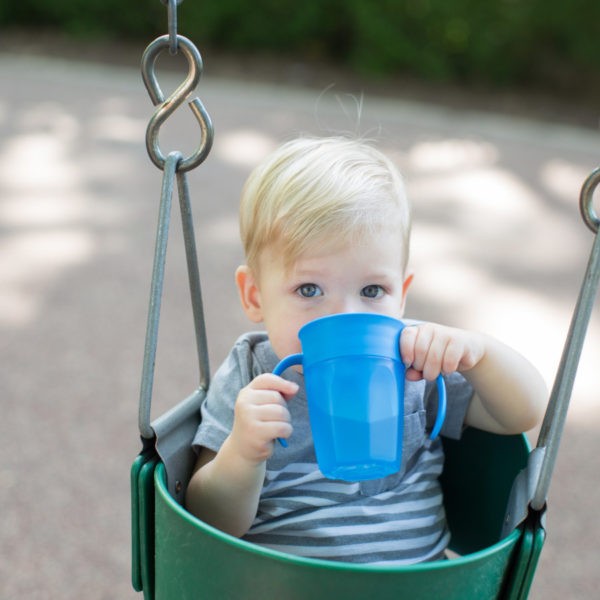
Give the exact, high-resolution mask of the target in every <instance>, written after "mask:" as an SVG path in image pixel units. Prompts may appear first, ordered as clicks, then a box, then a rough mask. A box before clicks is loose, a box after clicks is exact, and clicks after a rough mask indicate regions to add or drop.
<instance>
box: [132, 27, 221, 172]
mask: <svg viewBox="0 0 600 600" xmlns="http://www.w3.org/2000/svg"><path fill="white" fill-rule="evenodd" d="M176 39H177V48H178V49H179V50H182V52H183V54H184V56H185V57H186V58H187V61H188V68H189V71H188V75H187V77H186V78H185V80H184V81H183V83H181V84H180V85H179V87H178V88H177V89H176V90H175V91H174V92H173V93H172V94H171V95H170V96H169V97H168V98H165V96H164V94H163V92H162V90H161V88H160V85H159V84H158V80H157V79H156V72H155V69H156V60H157V58H158V56H159V55H160V53H161V52H162V51H163V50H165V49H166V48H170V47H171V39H170V37H169V36H168V35H163V36H161V37H159V38H157V39H155V40H154V41H153V42H152V43H151V44H150V45H149V46H148V47H147V48H146V50H145V51H144V55H143V56H142V78H143V80H144V85H145V86H146V89H147V90H148V94H149V96H150V99H151V100H152V103H153V104H154V106H158V108H157V109H156V111H155V112H154V114H153V115H152V118H151V119H150V121H149V123H148V127H147V129H146V149H147V150H148V155H149V156H150V159H151V160H152V162H153V163H154V164H155V165H156V166H157V167H158V168H159V169H164V166H165V160H166V159H165V156H164V154H163V153H162V151H161V149H160V145H159V142H158V134H159V132H160V128H161V127H162V125H163V123H164V122H165V121H166V120H167V119H168V118H169V117H170V116H171V115H172V114H173V113H174V112H175V111H176V110H177V108H178V107H179V106H180V105H181V104H183V103H184V102H185V101H186V99H187V97H188V96H189V95H190V94H191V93H192V92H193V91H194V89H195V88H196V86H197V85H198V82H199V81H200V77H201V75H202V57H201V56H200V52H199V51H198V49H197V48H196V46H194V44H193V43H192V42H191V41H190V40H189V39H187V38H186V37H184V36H182V35H178V36H177V38H176ZM189 106H190V109H191V111H192V113H193V114H194V117H196V120H197V121H198V125H199V126H200V143H199V144H198V146H197V148H196V150H195V151H194V152H193V153H192V154H191V155H190V156H187V157H185V158H182V160H181V162H180V163H179V165H178V168H177V170H178V171H190V170H191V169H194V168H195V167H197V166H198V165H199V164H200V163H202V161H204V159H205V158H206V157H207V156H208V153H209V152H210V149H211V147H212V141H213V125H212V122H211V120H210V116H209V114H208V112H206V109H205V108H204V105H203V104H202V102H201V101H200V99H199V98H197V97H196V98H193V99H192V100H190V101H189Z"/></svg>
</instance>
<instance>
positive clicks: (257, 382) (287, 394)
mask: <svg viewBox="0 0 600 600" xmlns="http://www.w3.org/2000/svg"><path fill="white" fill-rule="evenodd" d="M298 387H299V386H298V384H297V383H294V382H293V381H288V380H287V379H284V378H283V377H279V375H273V374H272V373H264V374H262V375H259V376H258V377H255V378H254V379H253V380H252V381H251V382H250V383H249V384H248V388H250V389H253V390H270V391H274V392H278V393H280V394H281V395H282V396H283V397H284V398H285V399H286V400H289V399H290V398H291V397H292V396H294V395H295V394H297V393H298Z"/></svg>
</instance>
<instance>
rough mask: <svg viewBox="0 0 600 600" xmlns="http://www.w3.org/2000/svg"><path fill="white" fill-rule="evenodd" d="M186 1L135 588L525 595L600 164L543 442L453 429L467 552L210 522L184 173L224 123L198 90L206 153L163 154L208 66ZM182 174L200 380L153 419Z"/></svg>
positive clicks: (196, 293)
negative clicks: (419, 556) (427, 553)
mask: <svg viewBox="0 0 600 600" xmlns="http://www.w3.org/2000/svg"><path fill="white" fill-rule="evenodd" d="M179 2H181V0H170V1H169V24H170V33H169V35H165V36H162V37H160V38H158V39H156V40H155V41H154V42H152V44H150V45H149V46H148V48H147V49H146V52H145V53H144V57H143V60H142V73H143V76H144V82H145V84H146V87H147V89H148V92H149V94H150V97H151V99H152V102H153V103H154V105H155V106H157V109H156V112H155V114H154V116H153V117H152V119H151V120H150V123H149V125H148V129H147V134H146V144H147V149H148V153H149V155H150V158H151V159H152V161H153V162H154V164H155V165H156V166H158V167H159V168H160V169H161V170H162V171H163V183H162V192H161V202H160V211H159V217H158V228H157V236H156V249H155V255H154V268H153V275H152V284H151V293H150V306H149V312H148V324H147V334H146V346H145V355H144V367H143V373H142V386H141V393H140V412H139V429H140V434H141V438H142V442H143V447H142V451H141V452H140V454H139V455H138V457H137V458H136V459H135V460H134V462H133V465H132V468H131V511H132V514H131V518H132V584H133V587H134V589H135V590H136V591H139V592H143V595H144V598H145V599H146V600H150V599H162V600H174V599H177V600H185V599H192V598H203V599H213V600H227V599H236V600H238V599H240V598H244V599H248V600H252V599H254V598H256V599H260V600H265V599H266V598H274V597H277V598H282V599H285V600H294V599H308V598H310V599H311V600H319V599H328V600H330V599H331V598H342V597H343V598H345V599H347V600H352V599H356V600H358V599H362V598H365V597H373V598H378V599H387V598H390V599H391V598H394V599H397V598H400V597H406V598H411V599H421V598H423V599H425V598H445V599H450V600H451V599H456V600H459V599H460V600H469V599H477V600H481V599H487V598H506V599H518V598H526V597H527V595H528V593H529V589H530V586H531V583H532V580H533V577H534V573H535V569H536V566H537V562H538V558H539V555H540V552H541V549H542V546H543V544H544V540H545V535H546V532H545V511H546V498H547V493H548V489H549V485H550V480H551V476H552V471H553V468H554V464H555V460H556V454H557V451H558V446H559V443H560V438H561V435H562V431H563V428H564V423H565V420H566V413H567V409H568V404H569V399H570V395H571V392H572V389H573V383H574V378H575V372H576V370H577V365H578V362H579V357H580V354H581V349H582V346H583V341H584V338H585V333H586V330H587V326H588V323H589V319H590V315H591V310H592V306H593V302H594V298H595V294H596V289H597V287H598V281H599V278H600V264H599V263H600V236H599V235H598V226H599V224H600V219H599V218H598V217H597V215H596V214H595V212H594V209H593V206H592V196H593V193H594V190H595V188H596V186H597V185H598V183H600V169H597V170H596V171H594V172H593V173H592V174H591V175H590V177H589V178H588V179H587V180H586V182H585V183H584V186H583V188H582V192H581V197H580V208H581V212H582V215H583V218H584V221H585V222H586V224H587V225H588V227H589V228H590V229H591V230H592V231H593V232H594V234H595V241H594V245H593V248H592V253H591V257H590V261H589V263H588V268H587V272H586V275H585V278H584V282H583V285H582V288H581V291H580V295H579V299H578V302H577V306H576V307H575V310H574V314H573V319H572V322H571V328H570V330H569V334H568V337H567V340H566V344H565V349H564V352H563V357H562V360H561V363H560V366H559V370H558V373H557V377H556V381H555V384H554V386H553V389H552V393H551V397H550V402H549V405H548V409H547V412H546V416H545V419H544V422H543V424H542V428H541V431H540V435H539V438H538V441H537V446H536V448H535V449H533V450H530V447H529V445H528V443H527V440H526V438H525V436H524V435H517V436H499V435H494V434H490V433H486V432H482V431H478V430H475V429H467V430H466V431H465V432H464V434H463V436H462V439H461V440H460V441H453V440H446V439H444V440H443V444H444V450H445V455H446V463H445V468H444V473H443V476H442V487H443V490H444V502H445V507H446V513H447V518H448V523H449V527H450V531H451V533H452V541H451V546H450V549H451V550H452V551H453V552H454V553H456V555H457V557H456V558H453V559H451V560H445V561H437V562H431V563H425V564H418V565H412V566H405V567H378V566H373V565H354V564H345V563H334V562H329V561H324V560H317V559H307V558H303V557H298V556H292V555H289V554H284V553H281V552H277V551H273V550H269V549H266V548H263V547H260V546H257V545H254V544H251V543H248V542H245V541H243V540H239V539H237V538H234V537H232V536H229V535H227V534H225V533H223V532H221V531H219V530H217V529H215V528H213V527H211V526H209V525H207V524H206V523H203V522H202V521H200V520H199V519H197V518H195V517H194V516H192V515H191V514H190V513H188V512H187V511H186V510H185V508H184V507H183V498H184V495H185V490H186V486H187V483H188V481H189V478H190V476H191V472H192V468H193V465H194V462H195V455H194V453H193V452H192V450H191V441H192V438H193V436H194V433H195V431H196V428H197V426H198V424H199V419H200V411H199V408H200V404H201V402H202V400H203V398H204V396H205V393H206V390H207V389H208V385H209V366H208V358H207V357H208V352H207V340H206V335H205V328H204V317H203V308H202V296H201V290H200V277H199V273H198V262H197V257H196V247H195V237H194V230H193V224H192V216H191V208H190V200H189V190H188V186H187V179H186V172H187V171H189V170H190V169H193V168H194V167H196V166H198V165H199V164H200V163H201V162H202V161H203V160H204V158H205V157H206V156H207V154H208V152H209V151H210V148H211V144H212V135H213V134H212V124H211V122H210V118H209V116H208V113H207V112H206V111H205V109H204V107H203V106H202V103H201V102H200V100H198V99H197V98H194V99H193V100H192V101H191V102H190V108H191V110H192V112H193V114H194V116H195V118H196V119H197V121H198V123H199V125H200V129H201V143H200V145H199V146H198V148H197V149H196V151H195V152H194V153H192V154H191V155H190V156H189V157H186V158H184V157H183V156H182V155H181V154H180V153H179V152H172V153H171V154H169V155H168V156H167V157H166V158H165V157H164V156H163V155H162V153H161V152H160V148H159V145H158V133H159V129H160V126H161V125H162V123H164V121H165V120H166V119H167V118H168V117H169V115H170V114H171V113H172V112H173V111H174V110H176V109H177V107H178V106H179V105H181V104H182V103H183V102H184V101H185V99H186V97H187V96H188V94H189V93H190V92H191V91H192V90H193V89H194V88H195V86H196V84H197V82H198V80H199V78H200V74H201V71H202V61H201V58H200V54H199V53H198V51H197V49H196V48H195V46H194V45H193V44H192V43H191V42H190V41H189V40H188V39H187V38H184V37H182V36H179V35H177V31H176V18H175V15H174V13H175V11H176V5H177V4H178V3H179ZM163 3H165V2H164V0H163ZM166 48H170V50H171V51H172V52H174V51H176V50H182V51H183V53H184V55H185V57H186V58H187V60H188V64H189V73H188V77H187V78H186V80H185V81H184V82H183V84H182V85H181V86H179V88H177V90H175V91H174V92H173V94H172V95H171V96H169V97H168V98H166V99H165V97H164V95H163V93H162V91H161V89H160V87H159V85H158V82H157V81H156V78H155V76H154V64H155V61H156V58H157V57H158V55H159V54H160V53H161V52H162V51H163V50H165V49H166ZM175 186H176V187H177V189H178V196H179V202H180V209H181V218H182V227H183V236H184V243H185V250H186V259H187V265H188V276H189V283H190V292H191V300H192V312H193V316H194V329H195V333H196V340H197V348H198V361H199V374H200V382H199V386H198V388H197V389H196V390H195V391H193V393H192V394H191V395H190V396H189V397H187V398H185V399H184V400H182V401H181V402H180V403H179V404H177V405H176V406H175V407H174V408H172V409H171V410H170V411H168V412H167V413H165V414H164V415H162V416H160V417H158V418H157V419H155V420H154V421H152V422H150V412H151V411H150V407H151V397H152V384H153V375H154V358H155V354H156V343H157V335H158V322H159V315H160V303H161V297H162V289H163V281H164V268H165V256H166V247H167V240H168V236H169V225H170V212H171V198H172V194H173V190H174V187H175Z"/></svg>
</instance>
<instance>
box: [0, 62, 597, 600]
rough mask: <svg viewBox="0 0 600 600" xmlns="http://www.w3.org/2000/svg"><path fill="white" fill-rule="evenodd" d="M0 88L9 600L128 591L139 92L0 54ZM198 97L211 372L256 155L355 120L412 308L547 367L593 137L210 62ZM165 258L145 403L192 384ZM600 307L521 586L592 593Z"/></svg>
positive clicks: (580, 230)
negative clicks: (373, 143) (379, 181)
mask: <svg viewBox="0 0 600 600" xmlns="http://www.w3.org/2000/svg"><path fill="white" fill-rule="evenodd" d="M207 69H208V72H209V73H210V65H207ZM167 81H168V83H167ZM0 82H1V83H0V89H1V93H0V286H1V287H0V370H1V379H0V386H1V387H2V393H1V395H0V402H1V406H2V419H1V420H0V451H1V452H2V457H3V460H2V462H1V464H0V506H1V507H2V521H1V524H0V597H2V598H3V599H6V600H12V599H19V600H21V599H24V598H27V599H28V600H36V599H60V600H66V599H77V600H79V599H81V598H86V600H88V599H89V600H93V599H107V600H108V599H111V600H112V599H115V598H118V599H126V598H132V599H133V598H136V597H138V596H137V595H136V594H135V593H134V592H133V590H132V589H131V586H130V583H129V561H130V558H129V544H130V539H129V482H128V470H129V466H130V464H131V461H132V459H133V458H134V456H135V455H136V454H137V452H138V450H139V443H138V440H137V425H136V408H137V407H136V404H137V396H138V386H139V372H140V367H141V362H142V347H143V339H144V328H145V318H146V305H147V293H148V287H149V277H150V269H151V260H152V246H153V236H154V228H155V220H156V212H157V200H158V196H159V188H160V172H159V171H158V170H157V169H156V168H155V167H154V166H153V165H151V163H150V162H149V160H148V158H147V156H146V154H145V148H144V144H143V139H144V132H145V126H146V122H147V120H148V118H149V116H150V114H151V112H152V109H151V105H150V101H149V99H148V97H147V95H146V93H145V90H144V89H143V86H142V83H141V80H140V77H139V73H138V72H137V71H136V70H131V69H128V68H108V67H101V66H97V65H92V64H84V63H73V62H70V63H66V62H61V61H59V60H44V59H40V58H37V59H32V58H26V57H16V56H10V55H0ZM161 83H162V84H163V86H164V88H165V89H170V88H171V87H172V86H174V85H176V84H177V83H178V79H177V78H176V77H173V76H168V77H166V80H163V79H162V78H161ZM198 93H199V95H200V96H201V97H202V99H203V101H204V103H205V105H206V107H207V108H208V110H209V112H210V114H211V115H212V118H213V120H214V122H215V127H216V142H215V146H214V149H213V152H212V154H211V155H210V157H209V159H208V160H207V162H206V164H205V166H204V167H203V168H201V169H198V170H197V171H194V172H193V173H192V174H191V175H190V185H191V189H192V194H193V196H194V205H195V217H196V221H197V235H198V243H199V251H200V262H201V270H202V274H203V285H204V289H205V303H206V313H207V320H208V323H209V331H208V333H209V342H210V347H211V361H212V365H213V366H216V365H217V364H218V362H219V361H220V360H221V359H222V358H223V356H224V354H225V353H226V351H227V349H228V348H229V346H230V345H231V343H232V341H233V340H234V339H235V337H236V336H237V335H238V333H240V332H241V331H243V330H244V329H245V328H246V327H247V325H246V323H245V322H244V319H243V317H242V315H241V311H240V310H239V308H238V302H237V298H236V294H235V290H234V288H233V279H232V273H233V270H234V268H235V266H236V265H237V264H238V262H239V261H240V258H241V257H240V249H239V244H238V238H237V217H236V204H237V199H238V195H239V190H240V187H241V185H242V182H243V180H244V178H245V176H246V175H247V173H248V171H249V169H250V168H251V167H252V165H253V164H255V162H256V161H257V160H258V159H259V158H260V157H261V156H262V155H263V154H264V153H265V152H267V151H269V150H270V149H271V148H273V147H274V146H275V145H276V144H277V143H278V142H280V141H281V140H283V139H286V138H288V137H290V136H292V135H294V134H295V133H297V132H308V133H315V134H325V133H328V132H339V131H350V132H358V133H360V134H363V135H367V136H370V137H372V138H375V139H376V140H377V141H378V143H379V145H380V146H381V147H382V148H383V149H384V150H386V151H387V152H389V153H390V155H391V156H392V157H393V158H394V159H395V160H396V161H397V162H398V164H399V166H400V167H401V168H402V170H403V171H404V173H405V174H406V179H407V183H408V187H409V192H410V195H411V197H412V200H413V203H414V208H415V211H414V212H415V229H414V250H413V267H414V269H415V271H416V278H415V283H414V289H413V291H412V296H411V299H410V305H409V313H410V315H411V316H414V317H418V318H423V319H435V320H438V321H442V322H446V323H449V324H456V325H461V326H464V327H474V328H481V329H483V330H486V331H488V332H489V333H492V334H494V335H497V336H498V337H500V338H501V339H503V340H505V341H506V342H508V343H510V344H513V345H514V346H515V347H517V348H518V349H519V350H520V351H521V352H523V353H524V354H526V355H527V356H529V357H530V358H531V360H532V361H534V362H535V363H536V364H537V365H538V366H539V368H540V369H541V370H542V372H543V373H544V376H545V377H546V378H547V380H548V381H549V382H551V380H552V378H553V376H554V372H555V369H556V365H557V363H558V359H559V355H560V351H561V348H562V343H563V339H564V336H565V333H566V329H567V326H568V322H569V319H570V312H571V310H572V306H573V305H574V302H575V298H576V295H577V290H578V287H579V283H580V280H581V278H582V274H583V270H584V267H585V264H586V261H587V254H588V252H589V248H590V245H591V242H592V236H591V234H590V233H589V231H588V230H587V229H586V228H585V226H584V225H583V224H582V222H581V221H580V219H579V215H578V208H577V197H578V193H579V187H580V186H581V183H582V182H583V180H584V178H585V177H586V176H587V175H588V173H589V172H590V171H591V169H592V168H593V167H595V166H596V165H597V164H598V163H599V162H600V135H599V134H598V133H597V132H590V131H586V130H579V129H574V128H568V127H564V126H558V125H557V126H553V125H548V124H541V123H536V122H532V121H519V120H514V119H508V118H502V117H499V116H495V115H491V114H482V113H473V112H461V111H459V110H450V109H444V108H441V107H436V106H425V105H416V104H410V103H405V102H403V101H402V100H401V99H398V100H397V101H391V100H382V99H378V98H374V97H370V96H369V95H368V91H367V92H366V93H365V95H364V98H363V97H361V96H360V94H361V90H346V89H337V88H335V87H334V88H332V89H331V90H328V91H326V92H324V93H323V94H318V93H316V92H313V91H308V90H302V89H291V88H281V87H273V86H268V85H260V84H248V83H246V84H243V85H242V84H239V83H236V82H235V81H226V80H220V79H217V78H211V77H210V76H206V78H205V79H204V80H203V82H202V84H201V86H200V88H199V90H198ZM352 94H354V96H353V95H352ZM357 98H358V99H360V100H358V99H357ZM442 100H443V99H442ZM196 137H197V128H196V124H195V122H194V121H193V120H192V117H191V114H190V113H189V111H188V110H187V109H184V110H183V111H182V112H181V113H179V114H177V115H176V116H175V117H174V118H173V121H172V122H170V123H168V125H167V126H165V131H164V133H163V134H162V135H161V144H162V145H163V147H164V148H165V149H175V148H176V149H181V150H183V151H184V153H187V152H188V151H189V150H190V149H192V148H193V147H195V145H196ZM173 222H174V223H175V224H176V223H177V220H176V219H174V221H173ZM167 266H168V275H167V284H166V285H167V290H168V291H167V296H166V299H165V304H164V316H163V321H162V328H161V337H160V343H159V346H160V347H159V356H158V361H157V370H158V374H157V381H156V386H155V398H156V400H155V404H156V405H157V412H159V411H160V412H162V411H163V410H164V409H165V408H166V407H168V406H170V405H172V404H174V403H175V402H176V401H178V400H179V399H181V398H182V397H183V396H184V395H186V394H187V393H188V392H189V391H190V390H191V389H192V388H193V386H194V385H195V378H196V371H195V367H194V360H193V340H192V335H191V327H190V322H191V321H190V318H189V312H188V311H189V309H188V304H189V302H188V299H187V292H186V283H185V265H184V260H183V255H182V249H181V245H180V241H179V239H178V238H177V236H176V237H175V239H174V240H173V241H172V243H171V245H170V249H169V257H168V261H167ZM598 317H599V311H598V310H596V311H595V314H594V319H593V322H592V325H591V330H590V335H589V336H588V343H587V344H586V347H585V349H584V358H583V360H582V363H581V368H580V373H579V376H578V380H577V385H576V390H575V394H574V399H573V406H572V410H571V413H570V416H569V421H568V425H567V428H566V433H565V437H564V440H563V446H562V451H561V455H560V460H559V463H558V465H557V470H556V475H555V481H554V484H553V487H552V489H551V496H550V511H549V516H548V527H549V533H550V535H549V539H548V541H547V543H546V546H545V548H544V552H543V555H542V559H541V564H540V567H539V569H538V574H537V577H536V581H535V584H534V588H533V593H532V598H540V599H541V598H544V599H553V598H556V599H559V598H560V599H562V598H592V597H596V594H597V591H598V588H599V587H600V575H599V573H598V568H597V559H598V555H599V551H598V546H597V544H598V542H597V540H598V539H600V520H599V519H598V506H599V505H600V490H599V487H598V485H597V475H596V474H597V472H598V465H599V461H598V456H599V455H600V441H599V438H600V436H599V435H598V433H599V431H600V403H599V402H598V393H597V392H596V391H595V388H596V386H597V384H596V381H595V378H596V375H597V365H598V364H599V362H600V336H599V331H600V329H599V321H598Z"/></svg>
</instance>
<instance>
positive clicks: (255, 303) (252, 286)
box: [235, 265, 263, 323]
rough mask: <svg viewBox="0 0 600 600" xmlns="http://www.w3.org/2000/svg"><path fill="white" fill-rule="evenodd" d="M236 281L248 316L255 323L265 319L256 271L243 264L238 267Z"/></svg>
mask: <svg viewBox="0 0 600 600" xmlns="http://www.w3.org/2000/svg"><path fill="white" fill-rule="evenodd" d="M235 283H236V285H237V288H238V293H239V295H240V302H241V303H242V308H243V309H244V312H245V313H246V316H247V317H248V319H250V321H252V322H253V323H260V322H261V321H262V320H263V315H262V303H261V298H260V291H259V289H258V284H257V281H256V278H255V277H254V273H253V272H252V269H250V267H249V266H248V265H241V266H239V267H238V268H237V269H236V271H235Z"/></svg>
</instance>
